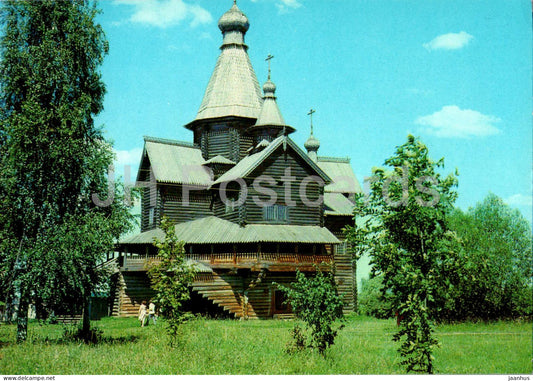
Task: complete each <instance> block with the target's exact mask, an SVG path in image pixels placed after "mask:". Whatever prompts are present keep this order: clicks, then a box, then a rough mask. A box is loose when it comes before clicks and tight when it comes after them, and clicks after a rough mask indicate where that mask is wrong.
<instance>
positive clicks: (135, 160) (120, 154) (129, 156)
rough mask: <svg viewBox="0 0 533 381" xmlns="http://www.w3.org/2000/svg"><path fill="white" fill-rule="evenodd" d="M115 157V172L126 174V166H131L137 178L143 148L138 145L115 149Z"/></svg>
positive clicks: (132, 172) (133, 175)
mask: <svg viewBox="0 0 533 381" xmlns="http://www.w3.org/2000/svg"><path fill="white" fill-rule="evenodd" d="M114 152H115V155H116V158H115V163H114V164H115V172H116V173H120V174H124V172H125V168H126V167H129V168H130V172H131V173H130V174H131V176H132V177H133V178H135V175H136V171H137V167H138V166H139V164H140V162H141V155H142V152H143V149H142V148H139V147H136V148H132V149H130V150H122V151H119V150H114Z"/></svg>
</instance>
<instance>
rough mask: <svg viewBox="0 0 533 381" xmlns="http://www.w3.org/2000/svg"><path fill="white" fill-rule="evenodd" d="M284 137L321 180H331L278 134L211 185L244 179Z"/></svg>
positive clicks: (291, 145)
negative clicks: (260, 149)
mask: <svg viewBox="0 0 533 381" xmlns="http://www.w3.org/2000/svg"><path fill="white" fill-rule="evenodd" d="M285 139H286V142H287V147H291V148H292V149H293V150H294V151H295V152H296V154H297V155H298V156H300V157H301V158H302V159H303V160H304V161H305V162H306V163H307V164H308V165H309V166H310V167H311V168H312V169H313V170H314V171H315V172H316V173H317V174H318V175H319V176H320V177H321V178H322V179H323V180H324V182H325V183H326V184H328V183H330V182H331V179H330V177H329V176H328V175H327V174H326V173H325V172H324V171H323V170H322V169H321V168H320V167H319V166H318V165H317V164H316V163H315V162H314V161H313V160H311V159H310V158H309V156H307V154H305V153H304V152H303V151H302V150H301V149H300V147H298V145H297V144H296V143H295V142H294V141H293V140H292V139H291V138H288V137H285V136H283V135H282V136H279V137H277V138H276V139H274V140H273V141H272V142H271V143H270V144H269V145H268V146H267V147H266V148H265V149H264V150H262V151H261V152H257V153H254V154H252V155H250V156H246V157H245V158H243V159H242V160H241V161H239V163H238V164H237V165H236V166H235V167H233V168H232V169H230V170H229V171H227V172H226V173H224V174H223V175H222V176H220V177H219V178H218V180H216V181H215V182H214V183H213V185H215V184H220V183H223V182H229V181H232V180H236V179H244V178H245V177H247V176H248V175H249V174H250V173H252V171H254V170H255V169H256V168H257V167H258V166H259V165H260V164H261V163H262V162H263V161H265V160H266V159H267V158H268V157H269V156H270V155H271V154H272V153H273V152H274V151H275V150H276V149H277V148H278V147H280V146H281V145H282V144H283V142H284V140H285Z"/></svg>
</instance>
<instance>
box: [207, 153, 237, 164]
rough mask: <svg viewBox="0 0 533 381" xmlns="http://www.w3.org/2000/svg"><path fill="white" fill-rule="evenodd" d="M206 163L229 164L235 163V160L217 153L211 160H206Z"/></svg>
mask: <svg viewBox="0 0 533 381" xmlns="http://www.w3.org/2000/svg"><path fill="white" fill-rule="evenodd" d="M204 164H227V165H235V164H237V163H235V162H234V161H233V160H230V159H228V158H226V157H224V156H222V155H216V156H214V157H212V158H211V159H209V160H206V161H204Z"/></svg>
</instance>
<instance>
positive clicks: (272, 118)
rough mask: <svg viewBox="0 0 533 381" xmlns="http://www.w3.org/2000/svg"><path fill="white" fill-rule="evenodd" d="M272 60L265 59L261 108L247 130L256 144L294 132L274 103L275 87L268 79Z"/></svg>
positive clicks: (275, 102) (270, 56) (269, 58)
mask: <svg viewBox="0 0 533 381" xmlns="http://www.w3.org/2000/svg"><path fill="white" fill-rule="evenodd" d="M272 58H274V57H273V56H272V55H269V56H268V57H267V59H266V60H267V61H268V78H267V81H266V82H265V84H264V85H263V94H264V95H263V106H262V107H261V112H260V113H259V116H258V117H257V121H256V122H255V125H253V126H252V127H251V128H250V130H249V131H250V132H251V133H253V134H254V135H255V136H256V142H258V143H259V142H260V141H261V140H263V139H266V140H268V141H272V140H274V139H275V138H277V137H278V136H279V134H280V133H283V134H291V133H293V132H294V131H295V129H294V127H291V126H288V125H287V124H286V123H285V120H284V119H283V116H282V115H281V111H280V110H279V107H278V103H277V101H276V85H275V84H274V82H272V80H271V79H270V74H271V72H270V60H271V59H272Z"/></svg>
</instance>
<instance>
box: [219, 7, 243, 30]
mask: <svg viewBox="0 0 533 381" xmlns="http://www.w3.org/2000/svg"><path fill="white" fill-rule="evenodd" d="M218 27H219V29H220V30H221V31H222V33H225V32H229V31H232V30H238V31H241V32H243V33H246V31H247V30H248V28H250V23H249V22H248V17H246V15H245V14H244V13H242V11H241V10H240V9H239V8H238V7H237V4H236V3H235V2H234V3H233V6H232V7H231V9H230V10H229V11H227V12H226V13H224V14H223V15H222V17H221V18H220V19H219V20H218Z"/></svg>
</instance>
